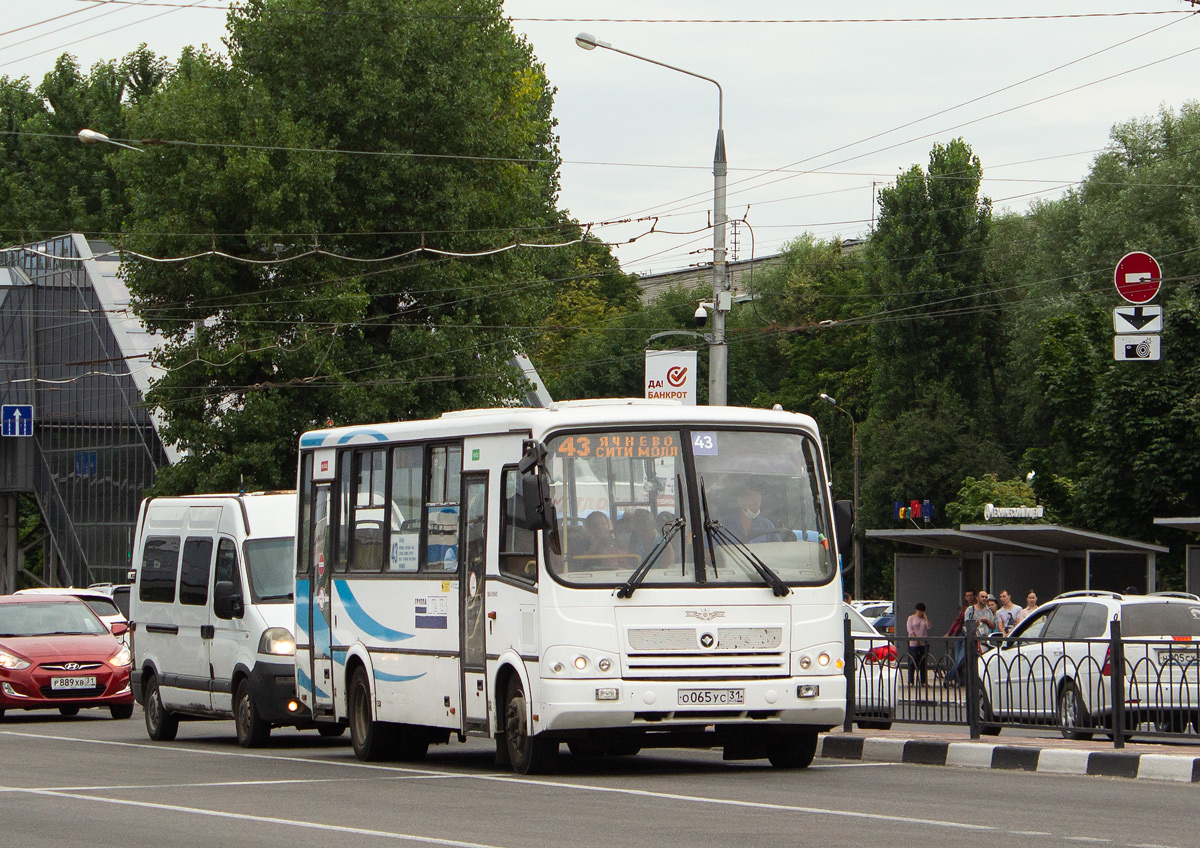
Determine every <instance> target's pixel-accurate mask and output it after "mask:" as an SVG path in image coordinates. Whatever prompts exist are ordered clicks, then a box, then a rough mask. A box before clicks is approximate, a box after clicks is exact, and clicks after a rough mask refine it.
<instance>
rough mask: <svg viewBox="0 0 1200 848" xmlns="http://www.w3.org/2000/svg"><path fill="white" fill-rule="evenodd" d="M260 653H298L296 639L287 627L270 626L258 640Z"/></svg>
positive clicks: (285, 655) (291, 654)
mask: <svg viewBox="0 0 1200 848" xmlns="http://www.w3.org/2000/svg"><path fill="white" fill-rule="evenodd" d="M258 652H259V653H260V654H272V655H274V656H277V657H290V656H293V655H295V653H296V640H295V639H293V638H292V632H291V631H290V630H288V629H287V628H286V627H268V628H267V629H266V630H264V631H263V635H262V638H260V639H259V640H258Z"/></svg>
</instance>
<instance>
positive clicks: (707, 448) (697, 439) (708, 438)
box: [692, 431, 717, 456]
mask: <svg viewBox="0 0 1200 848" xmlns="http://www.w3.org/2000/svg"><path fill="white" fill-rule="evenodd" d="M692 453H693V454H695V455H696V456H717V434H716V433H714V432H711V431H709V432H696V433H692Z"/></svg>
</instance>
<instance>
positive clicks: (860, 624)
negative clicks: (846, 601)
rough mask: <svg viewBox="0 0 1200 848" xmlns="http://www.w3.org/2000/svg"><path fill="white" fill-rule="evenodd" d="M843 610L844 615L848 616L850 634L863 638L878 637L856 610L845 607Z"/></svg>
mask: <svg viewBox="0 0 1200 848" xmlns="http://www.w3.org/2000/svg"><path fill="white" fill-rule="evenodd" d="M845 610H846V615H848V616H850V632H851V633H858V634H860V635H863V636H878V635H879V634H878V633H876V632H875V628H874V627H872V626H871V625H870V623H869V622H868V621H867V620H866V619H865V618H863V617H862V616H861V615H860V614H859V612H858V610H856V609H854V608H853V607H845Z"/></svg>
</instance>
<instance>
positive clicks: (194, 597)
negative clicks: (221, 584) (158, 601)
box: [179, 536, 213, 607]
mask: <svg viewBox="0 0 1200 848" xmlns="http://www.w3.org/2000/svg"><path fill="white" fill-rule="evenodd" d="M212 550H213V540H212V539H210V538H209V537H207V536H205V537H203V538H197V539H188V540H187V541H186V542H184V543H183V568H181V569H180V570H179V603H181V604H188V605H189V606H194V607H202V606H204V605H205V604H206V603H208V574H209V569H210V567H211V566H212Z"/></svg>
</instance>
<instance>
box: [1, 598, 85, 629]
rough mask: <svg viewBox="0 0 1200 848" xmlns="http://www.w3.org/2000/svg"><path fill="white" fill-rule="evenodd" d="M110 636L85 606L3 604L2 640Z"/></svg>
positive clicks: (66, 604) (75, 604)
mask: <svg viewBox="0 0 1200 848" xmlns="http://www.w3.org/2000/svg"><path fill="white" fill-rule="evenodd" d="M107 632H108V628H107V627H105V626H104V623H103V622H102V621H100V619H98V618H96V614H95V613H93V612H92V611H91V610H90V609H88V607H87V605H86V604H81V603H75V602H73V601H68V602H62V601H59V602H47V603H30V604H0V636H57V635H73V636H78V635H85V636H95V635H99V634H101V633H107Z"/></svg>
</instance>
